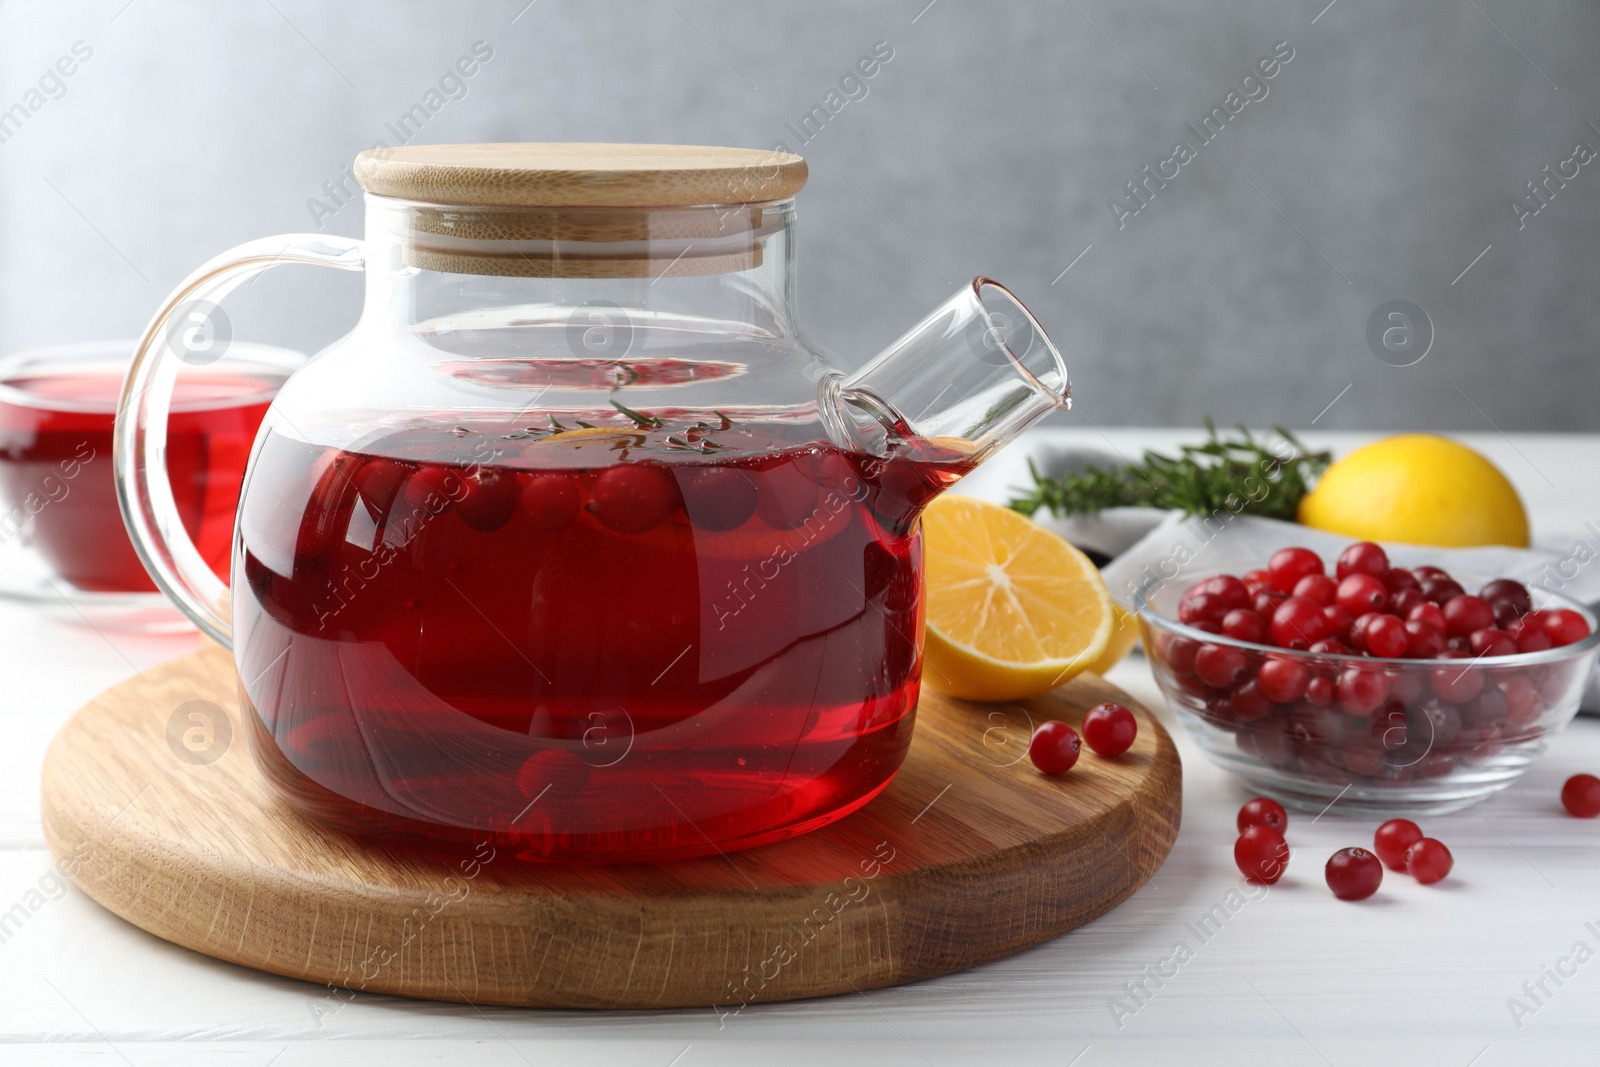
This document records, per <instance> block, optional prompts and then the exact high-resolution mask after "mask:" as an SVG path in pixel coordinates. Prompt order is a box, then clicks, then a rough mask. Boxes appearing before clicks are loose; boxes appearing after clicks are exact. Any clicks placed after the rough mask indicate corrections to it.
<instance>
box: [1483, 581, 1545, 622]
mask: <svg viewBox="0 0 1600 1067" xmlns="http://www.w3.org/2000/svg"><path fill="white" fill-rule="evenodd" d="M1478 595H1479V596H1480V597H1482V598H1483V599H1485V600H1487V601H1488V602H1489V603H1491V604H1494V605H1496V606H1497V607H1498V605H1500V604H1505V605H1507V606H1508V607H1510V608H1511V609H1512V610H1514V611H1515V612H1516V613H1517V615H1518V616H1519V617H1520V616H1523V615H1526V614H1527V613H1528V612H1530V611H1532V610H1533V597H1531V596H1529V595H1528V587H1527V586H1525V585H1523V584H1522V583H1521V582H1514V581H1512V580H1511V579H1510V578H1496V579H1495V580H1494V581H1492V582H1490V583H1489V584H1488V585H1486V586H1484V587H1483V588H1482V589H1480V590H1478Z"/></svg>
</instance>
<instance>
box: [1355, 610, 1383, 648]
mask: <svg viewBox="0 0 1600 1067" xmlns="http://www.w3.org/2000/svg"><path fill="white" fill-rule="evenodd" d="M1382 617H1383V612H1381V611H1369V612H1367V613H1366V614H1365V615H1361V616H1358V617H1357V618H1356V621H1355V622H1354V623H1352V624H1351V626H1350V643H1351V644H1352V645H1354V646H1355V647H1356V648H1358V649H1360V650H1361V651H1362V652H1365V651H1366V650H1367V627H1369V626H1371V625H1372V624H1373V623H1375V622H1377V621H1378V620H1379V619H1380V618H1382Z"/></svg>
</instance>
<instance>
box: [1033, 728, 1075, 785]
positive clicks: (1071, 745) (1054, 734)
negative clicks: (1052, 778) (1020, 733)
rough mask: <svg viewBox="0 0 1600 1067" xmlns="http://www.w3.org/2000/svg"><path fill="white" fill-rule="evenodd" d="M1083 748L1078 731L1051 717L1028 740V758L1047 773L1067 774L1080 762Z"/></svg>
mask: <svg viewBox="0 0 1600 1067" xmlns="http://www.w3.org/2000/svg"><path fill="white" fill-rule="evenodd" d="M1082 748H1083V742H1082V741H1081V740H1080V739H1079V738H1078V731H1076V730H1074V729H1073V728H1072V727H1070V726H1068V725H1067V724H1066V723H1064V722H1061V721H1060V720H1059V719H1051V720H1050V721H1049V722H1047V723H1044V724H1043V725H1041V726H1040V727H1039V728H1038V729H1037V730H1035V731H1034V732H1033V738H1032V740H1030V741H1029V742H1028V758H1029V759H1031V760H1033V765H1034V766H1035V767H1037V768H1039V769H1040V770H1041V771H1043V772H1044V773H1045V774H1065V773H1066V772H1067V771H1070V770H1071V769H1072V765H1073V764H1074V763H1077V762H1078V752H1079V751H1080V750H1081V749H1082Z"/></svg>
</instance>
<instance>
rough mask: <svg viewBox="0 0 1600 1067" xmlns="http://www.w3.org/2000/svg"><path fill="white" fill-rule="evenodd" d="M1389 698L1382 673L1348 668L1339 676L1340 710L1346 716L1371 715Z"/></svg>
mask: <svg viewBox="0 0 1600 1067" xmlns="http://www.w3.org/2000/svg"><path fill="white" fill-rule="evenodd" d="M1388 696H1389V680H1388V679H1387V678H1386V677H1384V674H1383V672H1382V671H1375V670H1369V669H1367V668H1364V667H1346V668H1345V669H1344V671H1343V672H1342V673H1340V675H1339V710H1340V711H1343V712H1344V713H1345V714H1346V715H1371V714H1372V713H1373V712H1375V711H1377V710H1378V709H1379V708H1380V707H1382V706H1383V702H1384V700H1385V699H1387V698H1388Z"/></svg>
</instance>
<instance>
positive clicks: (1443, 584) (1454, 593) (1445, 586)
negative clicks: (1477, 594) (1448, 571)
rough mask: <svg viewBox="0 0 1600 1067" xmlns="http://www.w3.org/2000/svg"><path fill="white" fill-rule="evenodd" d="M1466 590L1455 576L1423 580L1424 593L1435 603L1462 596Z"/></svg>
mask: <svg viewBox="0 0 1600 1067" xmlns="http://www.w3.org/2000/svg"><path fill="white" fill-rule="evenodd" d="M1465 592H1466V590H1465V589H1463V588H1461V583H1460V582H1458V581H1456V580H1455V579H1454V578H1448V577H1446V578H1424V579H1423V580H1422V595H1423V596H1425V597H1427V598H1428V599H1429V600H1431V601H1433V602H1434V603H1435V604H1443V603H1444V602H1445V601H1447V600H1450V599H1453V598H1455V597H1458V596H1461V595H1462V594H1463V593H1465Z"/></svg>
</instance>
